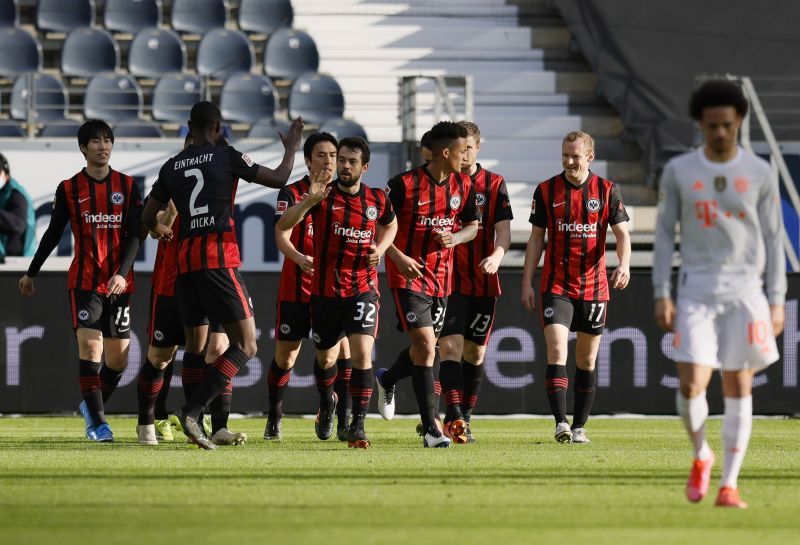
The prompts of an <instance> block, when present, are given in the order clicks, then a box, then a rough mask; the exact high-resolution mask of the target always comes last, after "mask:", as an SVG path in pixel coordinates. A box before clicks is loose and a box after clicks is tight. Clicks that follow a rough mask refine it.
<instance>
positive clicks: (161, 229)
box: [150, 223, 172, 240]
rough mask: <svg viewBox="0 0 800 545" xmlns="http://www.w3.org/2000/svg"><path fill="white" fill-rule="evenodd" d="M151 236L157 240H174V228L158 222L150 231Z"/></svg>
mask: <svg viewBox="0 0 800 545" xmlns="http://www.w3.org/2000/svg"><path fill="white" fill-rule="evenodd" d="M150 236H151V237H153V238H154V239H156V240H172V229H170V228H169V227H167V226H166V225H162V224H160V223H157V224H156V226H155V227H153V229H152V230H151V231H150Z"/></svg>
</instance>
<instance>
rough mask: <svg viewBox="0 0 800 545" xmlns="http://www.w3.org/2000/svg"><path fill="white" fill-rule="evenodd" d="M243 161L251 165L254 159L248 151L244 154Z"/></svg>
mask: <svg viewBox="0 0 800 545" xmlns="http://www.w3.org/2000/svg"><path fill="white" fill-rule="evenodd" d="M242 161H244V162H245V164H246V165H247V166H249V167H251V166H253V160H252V159H250V157H249V156H248V155H247V154H246V153H243V154H242Z"/></svg>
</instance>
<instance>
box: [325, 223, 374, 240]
mask: <svg viewBox="0 0 800 545" xmlns="http://www.w3.org/2000/svg"><path fill="white" fill-rule="evenodd" d="M333 234H334V235H339V236H340V237H347V242H348V243H350V244H363V243H369V242H372V229H365V230H361V229H356V228H355V227H342V226H341V225H340V224H338V223H334V224H333Z"/></svg>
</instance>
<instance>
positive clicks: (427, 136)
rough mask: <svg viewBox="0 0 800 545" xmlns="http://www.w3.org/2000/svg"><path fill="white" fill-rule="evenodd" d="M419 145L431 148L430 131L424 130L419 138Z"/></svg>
mask: <svg viewBox="0 0 800 545" xmlns="http://www.w3.org/2000/svg"><path fill="white" fill-rule="evenodd" d="M419 147H421V148H428V149H431V131H425V134H423V135H422V138H420V139H419Z"/></svg>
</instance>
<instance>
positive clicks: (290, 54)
mask: <svg viewBox="0 0 800 545" xmlns="http://www.w3.org/2000/svg"><path fill="white" fill-rule="evenodd" d="M318 69H319V52H318V51H317V45H316V44H315V43H314V39H313V38H311V36H309V35H308V34H306V33H305V32H303V31H301V30H294V29H291V28H282V29H280V30H278V31H276V32H275V33H274V34H273V35H272V36H270V38H269V40H268V41H267V43H266V45H265V46H264V72H265V73H266V74H267V75H268V76H269V77H271V78H272V79H276V78H278V79H288V80H294V79H297V78H298V77H300V76H301V75H303V74H305V73H306V72H316V71H317V70H318Z"/></svg>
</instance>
